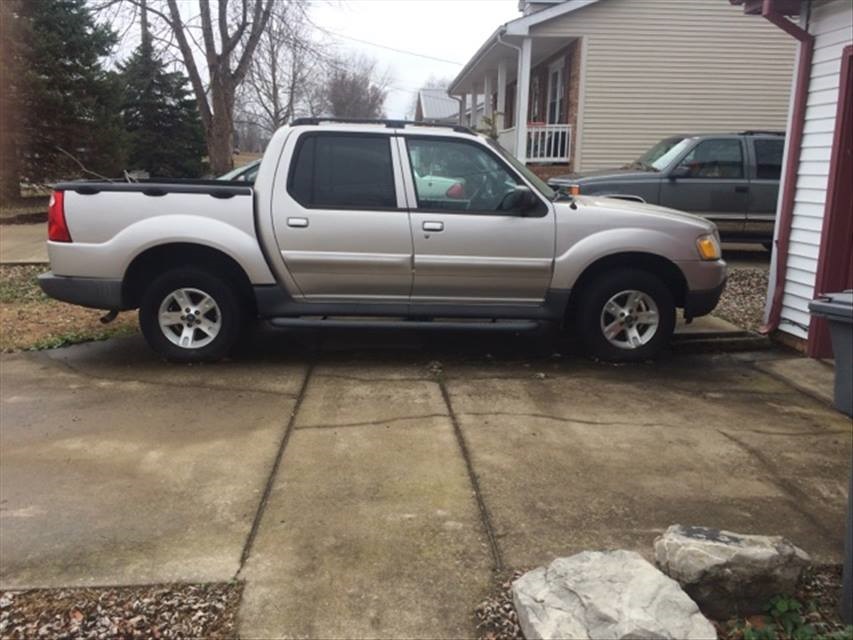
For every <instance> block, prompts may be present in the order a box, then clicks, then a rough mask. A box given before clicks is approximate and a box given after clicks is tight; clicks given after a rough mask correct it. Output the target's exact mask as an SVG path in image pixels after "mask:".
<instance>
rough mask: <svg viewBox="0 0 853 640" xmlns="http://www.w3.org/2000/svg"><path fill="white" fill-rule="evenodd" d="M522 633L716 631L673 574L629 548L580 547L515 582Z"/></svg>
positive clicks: (705, 634)
mask: <svg viewBox="0 0 853 640" xmlns="http://www.w3.org/2000/svg"><path fill="white" fill-rule="evenodd" d="M512 598H513V602H514V603H515V609H516V611H517V612H518V621H519V624H520V625H521V630H522V632H523V633H524V637H525V638H527V639H528V640H533V639H534V638H572V639H587V638H608V639H609V638H613V639H618V638H679V639H685V640H692V639H693V638H716V637H717V634H716V632H715V631H714V627H713V626H712V625H711V623H710V622H708V620H707V619H706V618H705V617H704V616H703V615H702V614H701V613H700V612H699V608H698V607H697V606H696V603H695V602H693V601H692V600H691V599H690V598H689V597H688V596H687V594H685V593H684V591H682V590H681V587H679V586H678V583H676V582H675V581H674V580H671V579H670V578H668V577H666V576H665V575H664V574H663V573H661V572H660V571H658V570H657V569H655V567H654V566H652V565H651V564H650V563H649V562H647V561H646V560H644V559H643V557H642V556H641V555H640V554H638V553H634V552H633V551H604V552H601V551H584V552H583V553H579V554H577V555H574V556H571V557H569V558H557V559H556V560H554V561H553V562H552V563H551V564H550V565H548V567H540V568H539V569H534V570H533V571H529V572H527V573H525V574H524V575H523V576H521V577H520V578H519V579H518V580H516V581H515V582H514V583H513V585H512Z"/></svg>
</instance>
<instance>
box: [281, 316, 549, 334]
mask: <svg viewBox="0 0 853 640" xmlns="http://www.w3.org/2000/svg"><path fill="white" fill-rule="evenodd" d="M267 322H269V324H270V325H272V326H273V327H276V328H279V329H317V328H319V327H329V328H333V329H342V328H347V329H349V328H359V329H433V330H462V331H532V330H534V329H537V328H538V327H539V326H540V323H539V322H537V321H536V320H478V321H462V320H460V321H453V320H376V319H372V318H371V319H362V318H353V319H351V320H345V319H343V318H328V317H323V318H269V319H268V320H267Z"/></svg>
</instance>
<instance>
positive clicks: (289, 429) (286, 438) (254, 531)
mask: <svg viewBox="0 0 853 640" xmlns="http://www.w3.org/2000/svg"><path fill="white" fill-rule="evenodd" d="M313 372H314V363H311V364H309V365H308V369H307V370H306V371H305V378H304V379H303V380H302V386H301V387H300V388H299V393H298V394H297V395H296V402H295V403H294V405H293V410H292V411H291V412H290V418H289V419H288V421H287V426H286V427H285V429H284V435H283V436H282V438H281V442H280V443H279V445H278V451H277V452H276V456H275V460H274V461H273V465H272V469H270V474H269V477H268V478H267V482H266V485H264V492H263V494H262V495H261V501H260V503H259V504H258V508H257V510H256V511H255V517H254V519H253V520H252V528H251V529H250V530H249V535H248V537H247V538H246V543H245V544H244V545H243V552H242V553H241V554H240V566H239V568H238V569H237V573H236V575H235V578H237V577H239V576H240V573H242V571H243V568H244V567H245V566H246V560H248V559H249V555H250V554H251V553H252V547H253V546H254V544H255V538H257V536H258V529H260V526H261V520H262V519H263V516H264V512H265V511H266V508H267V503H268V502H269V498H270V494H271V493H272V487H273V484H274V483H275V478H276V476H277V475H278V469H279V467H280V466H281V459H282V458H283V457H284V450H285V449H286V448H287V443H288V442H290V434H291V433H293V431H294V425H295V424H296V416H297V415H298V413H299V409H300V407H301V406H302V401H303V400H304V399H305V393H306V391H307V390H308V383H309V382H310V380H311V374H312V373H313Z"/></svg>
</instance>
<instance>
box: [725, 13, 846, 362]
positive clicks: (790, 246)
mask: <svg viewBox="0 0 853 640" xmlns="http://www.w3.org/2000/svg"><path fill="white" fill-rule="evenodd" d="M732 3H733V4H736V5H742V6H743V10H744V13H746V14H749V15H752V16H762V17H764V18H766V19H765V20H762V19H760V18H759V17H754V18H743V17H741V20H742V21H743V22H747V23H764V24H766V25H769V24H771V23H772V24H773V25H775V26H776V27H779V33H783V32H787V33H785V37H787V38H789V39H790V40H791V42H796V43H797V64H796V68H795V70H794V72H793V78H794V80H793V83H794V90H793V95H792V96H791V103H790V109H789V113H788V118H787V131H788V135H787V140H786V145H785V152H784V157H783V161H782V162H783V170H782V178H781V179H782V183H781V187H780V189H779V202H778V210H777V215H776V228H775V235H774V251H773V258H772V262H771V264H770V286H769V289H768V295H767V310H766V324H765V330H766V331H774V332H776V334H777V335H778V336H779V337H781V338H782V339H783V340H785V341H787V342H789V343H792V344H793V345H794V346H797V347H800V348H803V349H804V350H805V351H806V353H808V355H810V356H813V357H817V358H825V357H829V356H831V353H832V351H831V347H830V341H829V336H828V332H827V327H826V322H825V321H824V320H821V319H816V318H811V317H810V315H809V310H808V303H809V301H811V300H812V299H813V298H815V297H817V296H818V295H820V294H822V293H830V292H833V291H841V290H844V289H851V288H853V185H851V182H853V3H851V2H850V0H814V1H813V2H810V1H809V0H804V1H803V2H802V3H801V2H799V0H732ZM791 18H793V20H792V19H791ZM767 56H768V54H766V53H764V52H756V60H757V62H758V64H761V65H762V66H763V65H764V64H765V61H766V59H767ZM749 63H750V60H749V59H745V60H744V61H743V64H744V65H749Z"/></svg>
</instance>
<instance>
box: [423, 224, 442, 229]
mask: <svg viewBox="0 0 853 640" xmlns="http://www.w3.org/2000/svg"><path fill="white" fill-rule="evenodd" d="M423 229H424V231H444V223H443V222H424V223H423Z"/></svg>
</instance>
